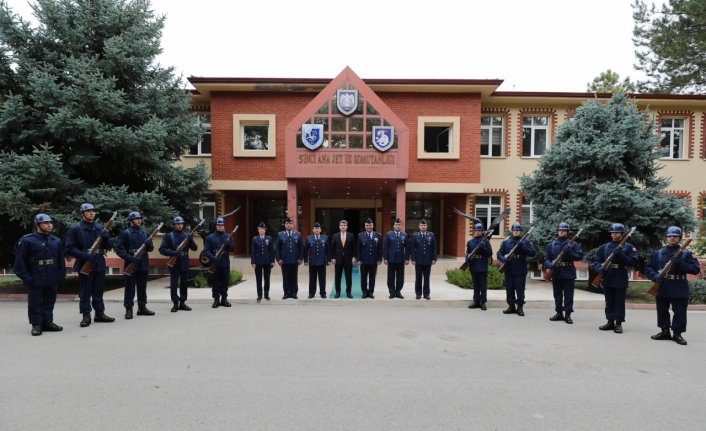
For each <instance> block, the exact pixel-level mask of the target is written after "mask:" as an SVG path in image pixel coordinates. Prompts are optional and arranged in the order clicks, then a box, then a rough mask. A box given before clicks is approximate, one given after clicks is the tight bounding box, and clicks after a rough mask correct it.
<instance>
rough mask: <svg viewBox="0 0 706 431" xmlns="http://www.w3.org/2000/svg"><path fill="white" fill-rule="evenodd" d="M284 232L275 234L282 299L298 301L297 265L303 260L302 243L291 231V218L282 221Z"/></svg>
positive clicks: (292, 224)
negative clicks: (282, 292) (280, 269)
mask: <svg viewBox="0 0 706 431" xmlns="http://www.w3.org/2000/svg"><path fill="white" fill-rule="evenodd" d="M284 229H285V230H284V231H282V232H280V233H278V234H277V248H276V250H277V251H276V258H277V264H279V266H281V267H282V287H283V288H284V296H282V299H287V298H292V299H299V298H298V297H297V293H298V292H299V285H298V281H297V276H298V271H299V265H301V264H302V261H303V260H304V241H302V235H301V234H300V233H299V232H297V231H295V230H293V229H294V222H293V221H292V218H291V217H287V218H286V219H285V221H284Z"/></svg>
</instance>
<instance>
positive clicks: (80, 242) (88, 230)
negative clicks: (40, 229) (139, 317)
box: [66, 220, 113, 314]
mask: <svg viewBox="0 0 706 431" xmlns="http://www.w3.org/2000/svg"><path fill="white" fill-rule="evenodd" d="M98 236H101V237H103V242H102V244H101V249H100V250H98V251H97V252H96V254H94V255H93V256H91V255H90V254H89V250H90V248H91V246H92V245H93V243H94V242H95V241H96V239H97V238H98ZM112 248H113V240H112V238H111V237H110V232H108V231H104V230H103V225H102V224H98V223H88V222H86V221H85V220H84V221H81V222H80V223H78V224H75V225H73V226H71V228H70V229H69V231H68V232H67V234H66V254H67V255H68V256H73V257H74V258H76V261H75V262H74V266H73V270H74V272H79V271H80V269H81V267H82V266H83V264H84V263H85V262H86V261H87V260H92V261H93V268H92V269H91V272H90V273H89V274H88V275H84V274H81V273H80V272H79V274H78V280H79V285H80V288H79V298H80V299H79V311H80V312H81V314H87V313H90V312H91V307H93V309H94V310H96V312H101V313H102V312H104V311H105V304H104V303H103V289H104V287H105V256H104V253H105V251H106V250H110V249H112Z"/></svg>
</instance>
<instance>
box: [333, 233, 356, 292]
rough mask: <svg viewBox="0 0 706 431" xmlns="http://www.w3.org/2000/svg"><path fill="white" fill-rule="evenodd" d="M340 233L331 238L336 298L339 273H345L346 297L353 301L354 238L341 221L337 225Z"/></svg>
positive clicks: (339, 278) (339, 287) (339, 279)
mask: <svg viewBox="0 0 706 431" xmlns="http://www.w3.org/2000/svg"><path fill="white" fill-rule="evenodd" d="M338 228H339V230H340V232H336V233H335V234H334V235H333V237H332V238H331V247H330V249H331V256H332V257H333V259H331V263H333V264H334V265H335V267H334V268H335V275H336V277H335V279H334V280H335V287H336V296H335V297H336V298H340V297H341V273H342V272H344V271H345V273H346V297H348V298H349V299H353V293H352V287H353V286H352V284H353V263H355V236H354V235H353V234H352V233H350V232H348V222H347V221H346V220H341V221H340V222H339V224H338Z"/></svg>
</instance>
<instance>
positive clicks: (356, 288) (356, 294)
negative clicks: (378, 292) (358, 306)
mask: <svg viewBox="0 0 706 431" xmlns="http://www.w3.org/2000/svg"><path fill="white" fill-rule="evenodd" d="M332 266H333V265H332ZM334 271H335V269H334ZM334 274H335V272H334ZM352 278H353V288H352V289H351V293H352V294H353V299H356V298H357V299H361V298H363V291H362V290H360V267H359V266H358V264H354V265H353V277H352ZM330 292H331V293H330V294H329V298H333V299H335V298H334V296H336V280H335V277H334V281H333V284H332V285H331V287H330ZM339 299H348V298H346V273H345V272H343V273H342V274H341V297H340V298H339Z"/></svg>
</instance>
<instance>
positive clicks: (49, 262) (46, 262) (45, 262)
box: [37, 259, 54, 266]
mask: <svg viewBox="0 0 706 431" xmlns="http://www.w3.org/2000/svg"><path fill="white" fill-rule="evenodd" d="M37 265H39V266H42V265H54V259H46V260H38V261H37Z"/></svg>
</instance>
